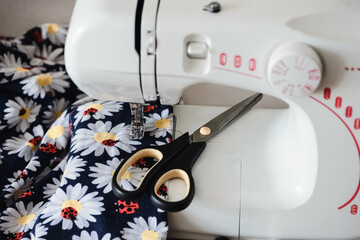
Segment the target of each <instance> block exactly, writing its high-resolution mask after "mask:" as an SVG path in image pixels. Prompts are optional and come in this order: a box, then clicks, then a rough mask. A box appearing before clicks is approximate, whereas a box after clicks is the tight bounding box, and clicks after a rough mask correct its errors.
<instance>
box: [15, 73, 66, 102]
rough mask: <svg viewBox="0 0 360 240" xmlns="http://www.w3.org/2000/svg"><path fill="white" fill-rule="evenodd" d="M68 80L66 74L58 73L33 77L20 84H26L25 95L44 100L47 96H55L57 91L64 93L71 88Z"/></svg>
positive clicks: (24, 87)
mask: <svg viewBox="0 0 360 240" xmlns="http://www.w3.org/2000/svg"><path fill="white" fill-rule="evenodd" d="M67 79H69V77H68V76H67V74H66V72H64V71H58V72H52V73H45V74H40V75H35V76H31V77H29V78H26V79H24V80H22V81H21V82H20V83H21V84H24V86H23V87H22V89H23V90H24V93H25V94H28V95H29V96H33V97H34V98H38V97H40V98H44V97H45V96H46V95H49V96H54V95H55V91H57V92H60V93H64V92H65V88H69V87H70V83H69V82H68V81H66V80H67Z"/></svg>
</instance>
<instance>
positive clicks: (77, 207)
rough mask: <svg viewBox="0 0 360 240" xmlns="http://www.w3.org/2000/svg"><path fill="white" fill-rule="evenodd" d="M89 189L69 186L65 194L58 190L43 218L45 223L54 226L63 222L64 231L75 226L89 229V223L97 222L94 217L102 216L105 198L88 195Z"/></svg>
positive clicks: (92, 193) (77, 185)
mask: <svg viewBox="0 0 360 240" xmlns="http://www.w3.org/2000/svg"><path fill="white" fill-rule="evenodd" d="M87 190H88V187H87V186H81V184H80V183H78V184H76V185H75V186H74V187H73V186H71V185H69V186H67V188H66V192H64V191H63V190H62V189H61V188H58V189H57V191H56V192H55V194H54V195H53V196H52V197H51V198H50V202H49V203H48V204H47V206H46V208H45V209H44V211H43V215H42V216H41V218H43V219H45V220H44V223H49V222H50V225H51V226H54V225H56V224H58V223H60V222H62V229H63V230H67V229H72V228H73V227H74V224H75V225H76V227H78V228H79V229H83V228H85V227H89V222H96V219H95V218H94V216H93V215H100V214H101V212H102V211H104V210H105V209H104V208H103V207H102V206H103V205H104V204H103V203H102V200H103V199H104V198H103V197H96V196H97V195H98V192H91V193H87Z"/></svg>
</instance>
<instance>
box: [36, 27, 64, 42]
mask: <svg viewBox="0 0 360 240" xmlns="http://www.w3.org/2000/svg"><path fill="white" fill-rule="evenodd" d="M41 31H42V38H43V39H44V40H45V39H49V40H50V41H51V42H52V43H54V44H57V45H59V44H64V43H65V39H66V34H67V29H66V27H64V26H59V25H58V24H56V23H48V24H42V25H41Z"/></svg>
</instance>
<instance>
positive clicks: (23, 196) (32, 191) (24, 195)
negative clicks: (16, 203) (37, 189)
mask: <svg viewBox="0 0 360 240" xmlns="http://www.w3.org/2000/svg"><path fill="white" fill-rule="evenodd" d="M33 194H34V190H33V189H32V188H30V190H29V191H27V192H24V193H23V194H22V195H21V196H20V197H19V198H25V197H29V196H32V195H33Z"/></svg>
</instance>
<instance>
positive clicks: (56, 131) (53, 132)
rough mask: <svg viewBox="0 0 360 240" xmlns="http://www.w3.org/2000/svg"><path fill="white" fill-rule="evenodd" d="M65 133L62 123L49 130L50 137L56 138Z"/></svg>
mask: <svg viewBox="0 0 360 240" xmlns="http://www.w3.org/2000/svg"><path fill="white" fill-rule="evenodd" d="M64 133H65V128H64V127H63V126H61V125H57V126H54V127H52V128H50V129H49V131H48V132H47V135H48V136H49V138H53V139H54V138H58V137H61V136H62V135H64Z"/></svg>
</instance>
